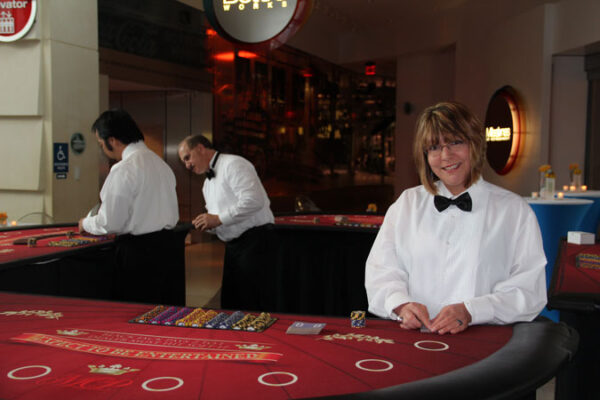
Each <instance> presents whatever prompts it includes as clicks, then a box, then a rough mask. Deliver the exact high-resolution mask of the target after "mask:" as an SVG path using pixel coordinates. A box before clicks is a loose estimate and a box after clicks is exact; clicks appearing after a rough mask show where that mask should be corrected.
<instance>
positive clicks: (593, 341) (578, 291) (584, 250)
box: [548, 240, 600, 400]
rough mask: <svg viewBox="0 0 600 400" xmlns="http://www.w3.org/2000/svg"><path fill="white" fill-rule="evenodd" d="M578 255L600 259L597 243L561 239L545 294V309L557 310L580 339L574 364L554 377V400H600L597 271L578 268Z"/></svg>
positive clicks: (599, 281) (599, 273)
mask: <svg viewBox="0 0 600 400" xmlns="http://www.w3.org/2000/svg"><path fill="white" fill-rule="evenodd" d="M579 255H586V256H587V257H588V259H592V260H594V259H595V260H598V259H600V243H597V244H595V245H577V244H572V243H567V241H566V240H562V241H561V242H560V247H559V251H558V257H557V259H556V266H555V267H554V274H553V276H552V282H551V285H550V289H549V292H548V308H550V309H555V310H560V320H561V321H564V322H565V323H567V324H568V325H569V326H571V327H573V328H575V329H576V330H577V332H578V333H579V336H580V342H579V350H578V352H577V354H576V355H575V358H574V359H573V362H572V363H571V364H570V365H569V367H568V368H566V369H565V370H564V371H563V372H562V373H561V374H559V375H558V377H557V380H556V399H557V400H568V399H598V398H600V387H599V386H598V384H597V380H598V377H599V376H600V346H599V345H598V336H599V334H600V269H596V268H586V267H583V266H581V264H579V266H578V263H577V257H578V256H579ZM588 266H590V265H588Z"/></svg>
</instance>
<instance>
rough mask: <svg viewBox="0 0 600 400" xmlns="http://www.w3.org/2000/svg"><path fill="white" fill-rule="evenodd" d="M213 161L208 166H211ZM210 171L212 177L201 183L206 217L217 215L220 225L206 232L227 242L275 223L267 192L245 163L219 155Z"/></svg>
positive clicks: (230, 156) (243, 160)
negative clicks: (262, 226)
mask: <svg viewBox="0 0 600 400" xmlns="http://www.w3.org/2000/svg"><path fill="white" fill-rule="evenodd" d="M215 156H216V154H215ZM214 158H215V157H214V156H213V159H212V160H211V162H210V165H213V162H214ZM212 169H213V170H214V171H215V177H214V178H212V179H205V180H204V186H203V187H202V194H203V195H204V200H205V201H206V210H207V211H208V213H209V214H216V215H218V216H219V219H220V220H221V223H222V225H219V226H218V227H216V228H214V229H211V230H209V232H212V233H216V234H217V236H218V237H219V239H221V240H223V241H225V242H226V241H229V240H232V239H235V238H237V237H239V236H240V235H241V234H242V233H244V232H245V231H247V230H248V229H250V228H253V227H255V226H261V225H264V224H268V223H273V222H274V221H275V218H274V217H273V213H272V212H271V209H270V208H269V205H270V204H271V202H270V201H269V197H268V196H267V192H266V191H265V189H264V187H263V185H262V183H261V182H260V178H259V177H258V175H257V174H256V170H255V169H254V166H253V165H252V164H251V163H250V162H249V161H248V160H246V159H244V158H243V157H240V156H236V155H233V154H223V153H221V154H219V157H218V158H217V162H216V165H214V166H213V167H212Z"/></svg>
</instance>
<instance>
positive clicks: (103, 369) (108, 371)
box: [88, 364, 139, 375]
mask: <svg viewBox="0 0 600 400" xmlns="http://www.w3.org/2000/svg"><path fill="white" fill-rule="evenodd" d="M88 367H89V368H90V374H104V375H123V374H126V373H128V372H135V371H139V369H136V368H130V367H123V366H122V365H121V364H114V365H111V366H110V367H107V366H105V365H104V364H101V365H98V366H95V365H88Z"/></svg>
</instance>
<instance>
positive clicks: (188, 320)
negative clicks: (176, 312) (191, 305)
mask: <svg viewBox="0 0 600 400" xmlns="http://www.w3.org/2000/svg"><path fill="white" fill-rule="evenodd" d="M201 314H204V310H203V309H202V308H195V309H194V311H192V312H191V313H189V314H188V315H186V316H185V317H183V318H181V319H178V320H177V321H175V325H177V326H192V321H194V320H195V319H196V317H198V316H199V315H201Z"/></svg>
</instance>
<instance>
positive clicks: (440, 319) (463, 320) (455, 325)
mask: <svg viewBox="0 0 600 400" xmlns="http://www.w3.org/2000/svg"><path fill="white" fill-rule="evenodd" d="M431 322H432V323H433V325H432V327H431V328H432V329H431V331H432V332H436V333H438V334H440V335H444V334H446V333H451V334H455V333H458V332H462V331H464V330H466V329H467V328H468V327H469V323H470V322H471V314H469V311H467V307H465V304H464V303H457V304H450V305H449V306H446V307H444V308H442V310H441V311H440V313H439V314H438V315H437V316H436V317H435V318H434V319H433V320H432V321H431Z"/></svg>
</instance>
